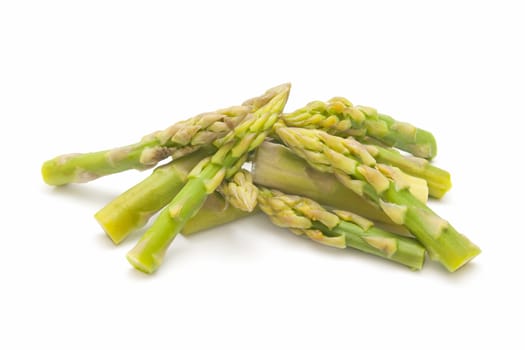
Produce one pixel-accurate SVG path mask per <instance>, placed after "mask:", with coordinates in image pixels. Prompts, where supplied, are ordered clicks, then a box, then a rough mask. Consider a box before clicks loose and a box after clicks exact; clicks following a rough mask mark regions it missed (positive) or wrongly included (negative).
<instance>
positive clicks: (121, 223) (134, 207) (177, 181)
mask: <svg viewBox="0 0 525 350" xmlns="http://www.w3.org/2000/svg"><path fill="white" fill-rule="evenodd" d="M213 151H215V148H214V147H203V148H201V149H200V150H198V151H196V152H194V153H192V154H189V155H187V156H184V157H182V158H179V159H176V160H172V161H171V162H170V163H168V164H165V165H163V166H160V167H157V168H155V170H154V171H153V172H152V173H151V175H149V176H148V177H147V178H145V179H144V180H143V181H141V182H139V183H138V184H136V185H135V186H133V187H132V188H130V189H129V190H127V191H126V192H124V193H122V194H121V195H120V196H118V197H116V198H115V199H113V200H112V201H111V202H110V203H108V204H107V205H106V206H105V207H104V208H102V209H100V210H99V211H98V212H97V213H96V214H95V218H96V219H97V221H98V223H99V224H100V226H102V228H103V229H104V231H105V232H106V234H107V235H108V236H109V237H110V238H111V240H112V241H113V242H114V243H115V244H118V243H120V242H122V241H123V240H124V239H125V238H126V237H127V236H128V235H129V234H130V233H131V232H133V231H134V230H137V229H139V228H141V227H143V226H144V225H145V224H146V223H147V222H148V220H149V219H150V218H151V216H153V215H154V214H155V213H156V212H158V211H159V210H161V209H162V208H163V207H164V206H166V204H168V203H169V202H170V201H171V200H172V199H173V197H174V196H175V195H176V194H177V192H178V191H179V190H180V189H181V188H182V186H184V184H185V183H186V179H187V176H188V173H189V172H190V171H191V169H192V168H193V167H194V166H195V165H196V164H197V163H198V162H200V161H201V160H202V159H204V158H205V157H207V156H209V155H210V154H212V153H213Z"/></svg>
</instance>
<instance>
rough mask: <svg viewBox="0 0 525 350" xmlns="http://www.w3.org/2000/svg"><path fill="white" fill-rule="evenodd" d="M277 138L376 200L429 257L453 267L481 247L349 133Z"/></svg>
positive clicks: (288, 132)
mask: <svg viewBox="0 0 525 350" xmlns="http://www.w3.org/2000/svg"><path fill="white" fill-rule="evenodd" d="M277 133H278V135H279V137H280V138H281V139H282V140H283V141H284V142H285V143H286V144H287V145H288V146H289V147H290V148H291V149H292V150H293V151H294V152H296V154H298V155H299V156H301V157H303V158H304V159H305V160H306V161H307V162H308V163H309V164H310V165H312V166H314V167H315V168H317V169H318V170H321V171H325V172H332V173H334V174H335V175H336V176H337V178H338V179H339V180H340V181H341V182H342V183H343V184H344V185H345V186H347V187H348V188H350V189H351V190H353V191H354V192H356V193H357V194H359V195H360V196H362V197H364V198H366V199H367V200H369V201H371V202H373V203H376V204H377V205H379V206H380V207H381V209H382V210H383V212H384V213H385V214H387V215H388V216H389V217H390V219H392V221H394V222H395V223H398V224H403V225H405V226H406V227H407V228H408V229H409V230H410V232H411V233H412V234H413V235H414V236H415V237H416V238H417V239H418V240H419V241H420V242H421V243H422V244H423V246H424V247H425V248H426V250H427V251H428V252H429V255H430V257H431V258H432V259H433V260H437V261H439V262H440V263H441V264H442V265H443V266H445V267H446V268H447V269H448V270H449V271H451V272H452V271H455V270H457V269H458V268H460V267H461V266H463V265H464V264H465V263H467V262H468V261H469V260H471V259H472V258H474V257H475V256H477V255H478V254H479V253H480V252H481V251H480V249H479V248H478V247H477V246H476V245H475V244H473V243H472V242H470V241H469V240H468V238H467V237H465V236H463V235H461V234H460V233H458V231H457V230H456V229H455V228H454V227H453V226H452V225H450V224H449V223H448V222H447V221H445V220H444V219H442V218H440V217H439V216H438V215H437V214H435V213H434V212H433V211H432V210H431V209H430V208H428V207H427V206H426V205H425V204H424V203H422V202H421V201H419V200H418V199H416V198H415V197H414V196H413V195H412V194H411V193H410V192H409V190H408V187H409V184H407V183H406V181H404V180H403V178H401V177H400V176H399V172H400V171H399V169H396V168H393V167H391V166H387V165H383V164H376V161H375V159H374V157H372V155H371V154H370V153H369V152H368V151H367V149H366V147H365V146H363V145H362V144H360V143H359V142H357V141H356V140H355V139H353V138H347V139H344V138H341V137H337V136H332V135H329V134H328V133H326V132H324V131H322V130H307V129H303V128H289V127H282V128H279V129H277Z"/></svg>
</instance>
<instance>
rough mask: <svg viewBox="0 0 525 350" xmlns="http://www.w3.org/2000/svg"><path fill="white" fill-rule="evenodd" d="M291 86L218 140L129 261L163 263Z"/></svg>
mask: <svg viewBox="0 0 525 350" xmlns="http://www.w3.org/2000/svg"><path fill="white" fill-rule="evenodd" d="M289 90H290V85H289V84H285V85H280V86H278V87H275V88H273V89H271V90H270V91H271V94H272V95H273V96H274V97H273V98H272V99H271V100H270V101H269V102H268V103H266V104H264V105H262V106H261V107H260V108H259V109H257V110H256V111H255V112H254V113H253V114H252V115H250V116H249V117H247V118H246V119H245V120H244V121H243V122H242V123H241V124H239V125H238V126H237V127H236V128H235V129H234V130H233V131H231V132H229V133H228V134H227V135H226V136H225V137H224V138H222V139H219V140H217V141H218V142H216V146H217V147H218V151H217V152H216V153H215V154H214V155H213V156H212V157H209V158H206V159H205V160H203V161H201V162H200V163H199V164H198V165H197V166H195V168H194V169H193V170H192V171H191V173H190V175H189V176H188V179H189V180H188V182H187V183H186V184H185V185H184V187H183V188H182V189H181V190H180V192H179V193H178V194H177V195H176V196H175V198H174V199H173V200H172V201H171V203H170V204H168V206H167V207H166V208H165V209H164V210H162V211H161V212H160V214H159V216H158V217H157V219H156V220H155V222H154V223H153V225H152V226H151V227H150V228H149V229H148V231H146V233H145V234H144V236H143V237H142V238H141V239H140V241H139V242H138V243H137V245H136V246H135V247H134V248H133V249H132V250H131V251H130V252H129V253H128V255H127V258H128V261H129V262H130V263H131V264H132V265H133V266H134V267H135V268H136V269H138V270H140V271H143V272H146V273H152V272H154V271H155V270H156V269H157V268H158V267H159V266H160V264H161V263H162V260H163V258H164V255H165V253H166V250H167V248H168V246H169V245H170V243H171V242H172V241H173V239H174V238H175V236H176V235H177V233H178V232H179V231H180V230H181V228H182V227H183V226H184V224H185V223H186V222H187V221H188V220H189V219H190V218H191V217H192V216H194V215H195V214H196V212H197V211H198V210H199V208H200V207H201V206H202V205H203V203H204V201H205V200H206V197H207V195H208V194H210V193H213V192H214V191H215V189H216V188H217V187H218V186H219V185H220V183H221V182H222V180H223V179H224V178H225V177H226V178H227V177H229V176H231V175H234V174H235V173H236V172H237V171H238V170H239V169H240V167H241V166H242V164H243V163H244V162H245V160H246V157H247V154H248V152H249V151H251V150H253V149H255V148H256V147H257V146H259V145H260V144H261V143H262V142H263V141H264V139H265V137H266V136H267V135H268V133H269V132H270V131H271V129H272V127H273V124H274V123H275V122H276V121H277V119H278V117H279V114H280V113H281V112H282V110H283V108H284V105H285V104H286V101H287V99H288V94H289Z"/></svg>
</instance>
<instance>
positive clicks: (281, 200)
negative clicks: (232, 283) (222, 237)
mask: <svg viewBox="0 0 525 350" xmlns="http://www.w3.org/2000/svg"><path fill="white" fill-rule="evenodd" d="M258 200H259V207H260V208H261V210H262V211H263V212H265V213H266V214H267V215H268V216H269V217H270V219H271V220H272V222H273V223H274V224H276V225H277V226H281V227H286V228H289V229H291V230H292V231H293V232H294V233H296V234H298V235H305V236H307V237H308V238H310V239H312V240H313V241H316V242H318V243H321V244H325V245H328V246H332V247H336V248H345V247H352V248H356V249H359V250H361V251H363V252H366V253H370V254H374V255H377V256H380V257H383V258H386V259H389V260H392V261H395V262H398V263H401V264H404V265H406V266H408V267H410V268H412V269H414V270H419V269H421V267H422V266H423V262H424V259H425V249H424V248H423V247H422V246H421V245H420V244H419V243H418V242H417V241H416V240H414V239H412V238H408V237H401V236H398V235H395V234H392V233H390V232H386V231H384V230H381V229H379V228H377V227H374V225H373V223H372V222H371V221H370V220H368V219H365V218H363V217H361V216H359V215H356V214H354V213H351V212H348V211H342V210H335V211H333V212H330V211H328V210H326V209H325V208H323V207H322V206H321V205H319V204H318V203H317V202H315V201H313V200H311V199H308V198H305V197H300V196H293V195H288V194H284V193H282V192H280V191H277V190H270V189H266V188H260V189H259V196H258Z"/></svg>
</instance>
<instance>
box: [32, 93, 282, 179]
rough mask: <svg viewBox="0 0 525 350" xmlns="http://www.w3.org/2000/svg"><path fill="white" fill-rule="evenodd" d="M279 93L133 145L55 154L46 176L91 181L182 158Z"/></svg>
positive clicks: (46, 166)
mask: <svg viewBox="0 0 525 350" xmlns="http://www.w3.org/2000/svg"><path fill="white" fill-rule="evenodd" d="M275 96H276V91H274V90H273V89H270V90H268V91H266V93H265V94H263V95H261V96H258V97H254V98H251V99H249V100H247V101H245V102H244V103H243V104H242V105H240V106H233V107H229V108H225V109H219V110H217V111H215V112H209V113H203V114H199V115H197V116H195V117H193V118H190V119H188V120H184V121H181V122H178V123H175V124H173V125H171V126H170V127H168V128H167V129H165V130H162V131H157V132H154V133H152V134H150V135H147V136H144V137H143V138H142V140H141V141H140V142H138V143H135V144H132V145H129V146H124V147H118V148H115V149H109V150H105V151H99V152H92V153H74V154H65V155H61V156H58V157H55V158H53V159H51V160H48V161H46V162H44V164H43V165H42V177H43V179H44V181H45V182H46V183H47V184H49V185H65V184H68V183H75V182H76V183H83V182H88V181H91V180H94V179H96V178H98V177H101V176H105V175H110V174H114V173H118V172H121V171H124V170H128V169H138V170H144V169H148V168H151V167H152V166H154V165H156V164H157V163H158V162H159V161H161V160H163V159H165V158H167V157H169V156H171V157H173V158H174V159H176V158H179V157H181V156H184V155H186V154H189V153H191V152H194V151H195V150H197V149H199V148H200V147H202V146H205V145H209V144H211V143H212V142H213V141H214V140H217V139H219V138H221V137H223V136H225V135H226V134H227V133H228V132H230V131H231V130H233V128H234V127H235V126H237V125H239V123H241V122H242V121H243V120H244V118H245V117H246V116H247V115H248V114H249V113H251V112H253V111H255V110H257V109H258V108H260V107H261V106H263V105H265V104H266V103H268V101H270V100H271V99H272V98H274V97H275Z"/></svg>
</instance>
